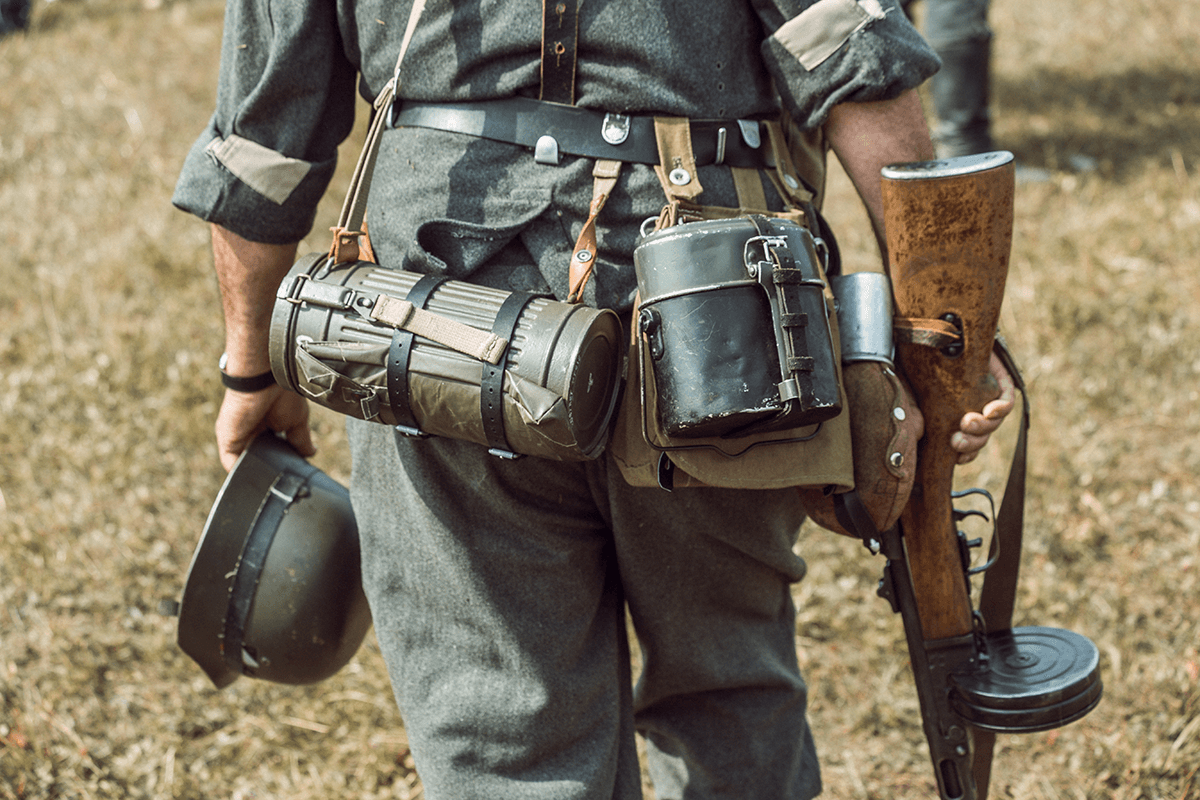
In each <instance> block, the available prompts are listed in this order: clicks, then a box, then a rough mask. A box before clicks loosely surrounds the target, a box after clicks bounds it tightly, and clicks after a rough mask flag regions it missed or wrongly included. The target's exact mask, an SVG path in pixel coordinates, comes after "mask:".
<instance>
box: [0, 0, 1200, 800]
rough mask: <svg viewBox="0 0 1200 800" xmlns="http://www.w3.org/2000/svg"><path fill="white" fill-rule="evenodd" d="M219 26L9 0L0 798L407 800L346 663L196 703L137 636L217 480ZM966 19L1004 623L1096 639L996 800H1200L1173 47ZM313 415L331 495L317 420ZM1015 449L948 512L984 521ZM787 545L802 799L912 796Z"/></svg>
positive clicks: (3, 196) (829, 567)
mask: <svg viewBox="0 0 1200 800" xmlns="http://www.w3.org/2000/svg"><path fill="white" fill-rule="evenodd" d="M916 11H917V14H918V15H919V14H920V13H921V11H920V7H919V5H918V7H917V10H916ZM222 12H223V7H222V3H221V2H220V1H219V0H145V1H144V2H143V1H141V0H55V1H54V2H51V3H46V2H45V1H44V0H36V2H35V4H34V5H33V8H32V13H31V15H30V18H29V25H28V28H27V30H25V31H23V32H22V31H18V32H14V33H11V34H9V35H7V36H5V37H4V38H0V247H2V248H3V249H2V251H0V800H10V799H12V798H49V797H54V798H213V797H220V798H275V797H288V798H309V797H312V798H317V797H321V798H328V797H360V798H373V797H379V798H383V797H387V798H402V799H403V798H416V797H420V796H421V788H420V782H419V780H418V778H417V776H416V775H415V773H414V772H413V769H412V759H411V757H410V755H409V752H408V749H407V745H406V740H405V735H404V729H403V724H402V721H401V718H400V715H399V713H398V712H397V711H396V708H395V704H394V701H393V700H392V696H391V692H390V689H389V687H388V684H387V676H386V673H385V671H384V668H383V665H382V662H381V660H380V657H379V653H378V648H377V647H376V646H375V644H374V641H373V639H372V638H371V636H368V639H367V642H366V643H365V644H364V646H363V648H362V649H361V651H360V652H359V654H358V656H356V658H355V659H354V660H353V661H352V662H351V663H350V665H349V666H347V667H346V668H345V669H344V670H342V672H340V673H339V674H338V675H336V676H335V677H334V678H332V679H330V680H328V681H326V682H324V683H322V684H320V685H317V686H313V687H305V688H297V687H281V686H274V685H270V684H266V683H262V682H256V681H252V680H248V679H242V680H239V681H238V682H236V683H235V684H234V685H233V686H232V687H230V688H228V689H225V690H222V691H216V690H214V689H213V688H212V686H211V684H210V683H209V682H208V679H207V678H206V677H205V676H204V675H203V673H201V672H200V670H199V668H198V667H196V666H195V664H193V663H192V662H191V661H190V660H189V659H188V658H187V657H186V656H184V655H183V654H182V653H181V652H180V651H179V650H178V648H177V647H176V646H175V643H174V642H175V626H174V620H173V619H172V618H169V617H164V616H161V615H160V614H159V613H158V608H159V604H160V601H161V600H163V599H173V598H177V597H178V595H179V592H180V590H181V588H182V582H183V578H184V575H185V573H186V570H187V567H188V562H189V560H190V557H191V553H192V550H193V548H194V546H195V544H196V541H197V539H198V537H199V534H200V531H201V529H202V527H203V524H204V520H205V517H206V515H207V512H208V509H209V507H210V506H211V504H212V501H213V499H214V497H215V496H216V492H217V490H218V488H219V487H220V485H221V481H222V479H223V475H224V474H223V472H222V470H221V468H220V466H219V464H218V461H217V456H216V448H215V445H214V443H213V439H212V423H213V419H214V416H215V413H216V408H217V403H218V402H219V398H220V385H219V382H218V379H217V371H216V369H215V365H216V361H217V357H218V355H219V354H220V352H221V349H222V338H223V332H222V325H221V317H220V308H219V300H218V294H217V289H216V282H215V279H214V278H213V276H212V273H211V269H210V265H211V257H210V254H209V250H208V232H207V228H206V226H205V225H204V224H203V223H201V222H199V221H197V220H196V219H194V218H191V217H188V216H186V215H184V214H182V213H180V212H178V211H175V210H174V209H173V208H172V207H171V205H170V202H169V200H170V195H171V190H172V186H173V184H174V180H175V177H176V174H177V172H178V169H179V166H180V164H181V162H182V159H183V156H184V154H185V153H186V151H187V149H188V147H189V146H190V145H191V143H192V141H193V139H194V138H195V137H196V135H198V133H199V131H200V130H201V128H202V126H203V124H204V121H205V120H206V118H207V116H208V114H209V113H210V111H211V105H212V101H213V96H214V92H215V83H216V66H217V57H218V51H219V43H220V35H221V17H222ZM991 24H992V27H993V28H994V30H995V33H996V38H995V43H994V49H993V87H992V88H993V98H992V100H993V102H992V114H993V120H994V123H993V128H992V133H993V135H994V137H995V139H996V144H997V147H999V148H1001V149H1007V150H1010V151H1012V152H1013V153H1014V154H1015V155H1016V157H1017V160H1018V164H1019V166H1020V172H1019V180H1018V186H1017V198H1016V229H1015V237H1014V246H1013V258H1012V265H1011V272H1010V276H1009V284H1008V294H1007V298H1006V302H1005V308H1004V312H1003V316H1002V326H1003V328H1004V331H1005V333H1006V335H1007V337H1008V340H1009V342H1010V344H1011V345H1012V347H1013V349H1014V350H1015V352H1016V355H1017V357H1018V359H1019V361H1020V362H1021V363H1022V365H1023V367H1024V370H1025V375H1026V379H1027V381H1028V383H1029V386H1030V399H1031V401H1032V404H1033V418H1032V419H1033V426H1032V441H1031V452H1030V470H1031V478H1030V487H1029V492H1028V499H1027V510H1026V549H1025V557H1024V561H1023V579H1022V585H1021V594H1020V596H1019V598H1018V610H1017V622H1018V624H1036V625H1049V626H1054V627H1062V628H1069V629H1072V630H1076V631H1079V632H1082V633H1085V634H1086V635H1088V636H1089V637H1091V638H1092V639H1093V640H1094V641H1095V642H1096V644H1097V645H1098V646H1099V648H1100V651H1101V655H1102V670H1103V675H1104V681H1105V686H1106V693H1105V699H1104V700H1103V702H1102V703H1101V705H1100V707H1099V708H1098V709H1097V710H1096V711H1094V712H1093V713H1092V714H1091V715H1089V716H1088V717H1086V718H1085V719H1083V720H1082V721H1080V722H1077V723H1074V724H1072V725H1070V726H1067V727H1064V728H1060V729H1057V730H1054V731H1050V732H1046V733H1039V734H1028V735H1023V736H1002V737H1001V738H1000V739H999V744H998V747H997V758H996V763H995V768H994V777H993V795H992V796H993V797H1000V798H1022V799H1023V800H1024V799H1025V798H1064V799H1065V798H1079V799H1080V800H1083V799H1084V798H1086V799H1088V800H1099V799H1100V798H1121V799H1122V800H1137V798H1146V800H1157V799H1159V798H1161V799H1162V800H1181V799H1182V798H1191V797H1200V780H1198V779H1197V771H1198V770H1200V733H1198V730H1200V687H1198V683H1197V682H1198V679H1200V636H1198V632H1200V594H1198V592H1197V573H1198V571H1200V563H1198V560H1200V486H1197V482H1196V480H1195V475H1196V474H1197V473H1198V472H1200V335H1198V332H1200V275H1198V274H1197V256H1198V254H1200V22H1198V21H1197V18H1196V16H1195V13H1194V9H1191V8H1189V4H1187V3H1179V2H1173V1H1172V0H1124V1H1123V2H1117V0H1098V1H1097V2H1092V3H1088V4H1084V5H1081V4H1078V3H1069V2H1067V0H1042V1H1041V2H1038V3H1025V2H1020V3H1018V2H1016V0H996V2H994V3H993V6H992V11H991ZM361 132H362V127H361V124H360V127H359V131H358V133H357V134H356V136H355V138H354V140H352V141H351V142H348V143H347V145H346V150H345V151H344V158H343V164H342V169H341V170H340V172H339V177H338V179H337V182H336V183H335V185H334V187H333V188H332V189H331V191H330V196H329V198H328V202H327V204H326V206H324V207H323V209H322V212H321V216H320V218H319V220H318V223H317V225H316V226H315V228H314V231H315V233H314V234H313V235H312V237H311V239H310V241H309V242H307V243H306V244H305V245H304V246H303V247H307V248H309V249H324V248H325V246H326V241H325V239H326V234H325V233H324V231H325V230H326V228H327V227H328V225H330V224H332V223H333V221H334V220H335V218H336V215H337V207H338V205H339V203H340V197H341V194H340V193H341V191H343V190H344V187H345V182H346V179H347V177H348V172H349V169H350V168H351V167H352V164H353V160H354V155H355V153H356V150H357V143H358V141H359V140H360V137H361ZM826 210H827V212H828V215H829V216H830V218H831V219H832V221H833V224H834V226H835V229H836V230H837V231H838V235H839V238H840V240H841V244H842V248H843V250H844V252H845V254H846V258H847V261H848V263H849V265H850V266H851V267H853V266H854V265H855V264H858V265H867V264H870V263H871V262H872V260H874V259H875V258H877V256H876V254H875V251H874V245H873V243H872V240H871V239H870V236H869V232H868V229H867V228H866V225H865V222H864V219H863V217H862V215H861V213H860V212H859V211H858V206H857V200H856V198H855V197H854V193H853V190H852V189H851V188H850V187H849V184H848V182H847V181H846V180H845V178H844V176H842V175H841V174H840V172H839V171H838V170H837V168H836V165H835V166H834V169H833V174H832V176H831V180H830V191H829V199H828V201H827V203H826ZM302 252H303V250H302ZM315 414H316V423H315V426H316V432H317V438H318V441H319V446H320V447H321V452H320V453H319V455H318V456H317V457H316V458H315V459H314V461H315V463H317V464H318V465H319V466H321V467H322V468H323V469H325V470H326V471H327V472H329V473H330V474H331V475H332V476H334V477H335V478H337V479H339V480H342V481H343V482H345V481H346V479H347V477H348V474H349V463H348V455H347V452H346V448H345V442H344V435H343V431H342V422H341V420H340V419H339V418H336V417H335V416H334V415H332V414H329V413H327V412H323V411H321V410H320V409H315ZM1015 427H1016V426H1015V425H1011V424H1010V425H1008V426H1006V428H1005V431H1004V435H1002V436H1000V437H998V438H999V441H998V443H997V445H996V446H994V447H991V448H989V451H988V452H987V454H986V455H985V457H984V458H981V459H980V460H979V462H978V463H976V464H973V465H971V467H970V468H967V469H961V470H959V479H960V482H961V483H962V484H963V486H982V487H984V488H988V489H990V490H991V491H993V492H994V493H995V494H996V495H997V497H998V496H999V494H1000V493H1001V491H1002V487H1003V481H1004V477H1005V471H1006V469H1007V466H1008V458H1009V453H1010V448H1011V444H1012V434H1013V433H1014V432H1015ZM798 547H799V550H800V551H801V553H802V554H803V555H804V556H805V557H806V558H808V560H809V565H810V572H809V577H808V578H807V579H806V580H805V581H804V582H803V583H802V584H801V585H799V586H798V587H797V589H796V597H797V601H798V603H799V604H800V607H801V613H800V617H799V620H798V625H797V631H796V637H797V638H796V642H797V649H798V653H799V655H800V659H801V663H802V665H803V667H804V669H805V674H806V676H807V678H808V680H809V682H810V686H811V689H812V698H811V699H812V705H811V709H810V713H811V718H812V722H813V725H814V728H815V730H816V736H817V747H818V750H819V752H820V754H821V757H822V762H823V765H824V772H823V774H824V779H825V782H826V796H828V797H832V798H839V799H840V798H854V799H860V798H889V799H892V798H895V799H896V800H901V799H906V798H929V797H933V796H935V794H936V790H935V788H934V783H933V778H932V771H931V767H930V764H929V758H928V751H927V749H926V745H925V740H924V736H923V733H922V731H921V725H920V718H919V712H918V708H917V704H916V698H915V693H914V690H913V688H912V677H911V674H910V672H909V667H908V663H907V651H906V649H905V646H904V638H903V631H902V629H901V626H900V620H899V618H897V617H894V616H893V615H892V614H891V613H890V612H889V610H888V608H887V604H886V603H885V602H884V601H882V600H880V599H878V598H877V597H875V594H874V591H875V583H876V580H877V579H878V576H879V572H880V569H881V568H882V561H880V560H879V559H877V558H873V557H871V556H870V555H869V554H868V553H867V552H866V551H865V550H864V549H863V548H862V547H861V546H860V545H858V544H856V543H855V542H853V541H851V540H849V539H845V538H839V537H837V536H835V535H833V534H831V533H827V532H825V531H822V530H820V529H816V528H811V527H806V529H805V530H804V532H803V533H802V536H801V539H800V543H799V545H798ZM648 797H652V794H650V793H649V792H648Z"/></svg>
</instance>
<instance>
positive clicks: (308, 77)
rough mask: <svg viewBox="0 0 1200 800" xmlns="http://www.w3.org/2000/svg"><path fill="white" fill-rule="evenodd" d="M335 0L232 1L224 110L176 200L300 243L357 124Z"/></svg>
mask: <svg viewBox="0 0 1200 800" xmlns="http://www.w3.org/2000/svg"><path fill="white" fill-rule="evenodd" d="M355 74H356V69H355V67H354V66H353V65H352V64H350V62H349V61H348V59H347V58H346V56H345V54H344V50H343V47H342V45H341V38H340V36H339V31H338V21H337V16H336V8H335V3H333V2H327V1H326V0H229V3H228V5H227V8H226V12H225V32H224V40H223V44H222V49H221V73H220V79H219V82H218V87H217V103H216V110H215V111H214V113H213V115H212V118H211V119H210V120H209V123H208V125H207V126H206V127H205V129H204V131H203V132H202V133H201V134H200V137H199V138H198V139H197V140H196V142H195V144H194V145H193V146H192V148H191V150H190V151H189V153H188V155H187V158H186V160H185V161H184V165H183V169H182V171H181V173H180V176H179V179H178V181H177V183H176V185H175V194H174V197H173V198H172V202H173V203H174V204H175V205H176V206H177V207H179V208H181V209H183V210H184V211H187V212H189V213H192V214H195V215H196V216H198V217H200V218H201V219H204V220H207V221H209V222H215V223H217V224H219V225H221V226H223V227H226V228H228V229H229V230H231V231H233V232H234V233H236V234H238V235H239V236H242V237H244V238H246V239H250V240H252V241H257V242H268V243H290V242H295V241H299V240H300V239H301V238H303V237H304V236H305V235H306V234H307V233H308V232H309V230H310V229H311V227H312V223H313V218H314V216H315V213H316V207H317V203H318V201H319V200H320V199H321V196H322V195H323V194H324V192H325V189H326V188H327V187H328V185H329V180H330V178H331V177H332V175H333V171H334V167H335V166H336V164H337V147H338V144H340V143H341V141H342V140H343V139H345V138H346V136H348V135H349V133H350V130H351V129H352V127H353V124H354V103H355V97H354V81H355Z"/></svg>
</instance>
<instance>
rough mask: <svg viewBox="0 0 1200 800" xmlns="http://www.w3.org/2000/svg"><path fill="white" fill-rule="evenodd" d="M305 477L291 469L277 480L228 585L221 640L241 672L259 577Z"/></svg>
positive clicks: (234, 667) (228, 660)
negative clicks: (227, 603)
mask: <svg viewBox="0 0 1200 800" xmlns="http://www.w3.org/2000/svg"><path fill="white" fill-rule="evenodd" d="M306 480H307V479H306V478H304V477H301V476H299V475H295V474H293V473H291V472H284V473H282V474H281V475H280V476H279V477H277V478H276V479H275V482H274V483H273V484H271V490H270V491H269V492H267V496H266V498H265V499H264V500H263V504H262V506H260V507H259V510H258V513H257V514H256V515H255V517H254V521H253V522H252V523H251V525H250V533H249V534H247V536H246V543H245V545H244V546H243V547H242V554H241V557H240V558H239V559H238V566H237V574H236V575H235V576H234V578H233V585H232V586H230V587H229V606H228V608H227V610H226V612H225V631H224V636H223V638H222V639H221V652H222V654H223V655H224V656H225V663H226V664H228V665H229V667H230V669H232V670H235V671H236V672H237V673H238V674H239V675H240V674H242V673H243V672H244V670H245V664H244V662H243V661H242V640H243V638H244V637H245V635H246V625H247V623H248V622H249V620H250V610H251V608H253V606H254V595H255V593H256V592H257V591H258V580H259V578H260V577H261V576H262V569H263V565H264V564H265V563H266V560H267V553H268V552H269V551H270V549H271V543H272V542H273V541H274V540H275V532H276V531H277V530H279V524H280V523H281V522H282V521H283V515H284V513H285V512H286V511H287V509H288V506H290V505H291V504H292V503H293V502H294V501H295V499H296V497H297V495H298V494H299V493H300V490H301V489H302V488H303V487H304V484H305V482H306Z"/></svg>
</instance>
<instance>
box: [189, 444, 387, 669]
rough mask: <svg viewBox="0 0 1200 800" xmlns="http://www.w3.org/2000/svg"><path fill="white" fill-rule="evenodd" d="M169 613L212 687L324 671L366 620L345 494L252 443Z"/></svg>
mask: <svg viewBox="0 0 1200 800" xmlns="http://www.w3.org/2000/svg"><path fill="white" fill-rule="evenodd" d="M178 609H179V646H180V647H181V648H182V649H183V651H184V652H185V653H187V654H188V655H189V656H191V657H192V658H193V659H194V660H195V661H196V663H197V664H199V665H200V667H201V668H202V669H203V670H204V671H205V672H206V673H207V674H208V677H209V678H211V679H212V681H213V683H214V684H216V686H217V688H218V689H220V688H223V687H225V686H228V685H229V684H231V683H233V682H234V681H235V680H237V677H238V676H239V675H249V676H251V677H255V678H260V679H262V680H267V681H273V682H275V683H287V684H306V683H316V682H317V681H321V680H324V679H325V678H328V677H329V676H331V675H333V674H334V673H335V672H337V671H338V670H339V669H341V668H342V667H343V666H345V665H346V663H347V662H348V661H349V660H350V659H351V657H353V656H354V653H355V652H356V651H357V650H358V647H359V645H361V644H362V640H363V637H364V636H366V633H367V629H368V628H369V627H370V625H371V616H370V611H369V610H368V608H367V601H366V597H365V596H364V595H363V591H362V581H361V567H360V564H359V546H358V528H357V526H356V525H355V522H354V513H353V512H352V510H351V508H350V495H349V492H347V491H346V488H345V487H344V486H342V485H341V484H339V483H338V482H337V481H335V480H333V479H332V478H330V477H329V476H328V475H326V474H325V473H324V472H322V471H321V470H319V469H317V468H316V467H314V466H312V465H311V464H309V463H308V462H307V461H305V460H304V459H303V458H301V457H300V455H299V454H298V453H297V452H296V451H295V450H294V449H293V448H292V447H291V446H290V445H289V444H287V442H285V441H284V440H283V439H280V438H279V437H278V436H276V435H275V434H273V433H271V432H267V433H264V434H262V435H260V436H258V437H257V438H256V439H255V440H254V442H253V443H252V444H251V445H250V447H248V448H247V449H246V451H245V452H243V453H242V455H241V457H240V458H239V459H238V461H237V463H236V464H235V465H234V467H233V469H232V470H230V472H229V476H228V477H227V478H226V479H225V483H224V485H223V486H222V487H221V491H220V493H219V494H218V495H217V500H216V502H215V503H214V504H213V507H212V510H211V511H210V512H209V515H208V521H207V522H206V523H205V525H204V532H203V533H202V534H201V537H200V543H199V544H198V545H197V546H196V552H195V553H194V554H193V556H192V563H191V566H190V567H189V569H188V575H187V581H186V583H185V585H184V590H183V597H182V598H181V600H180V602H179V606H178Z"/></svg>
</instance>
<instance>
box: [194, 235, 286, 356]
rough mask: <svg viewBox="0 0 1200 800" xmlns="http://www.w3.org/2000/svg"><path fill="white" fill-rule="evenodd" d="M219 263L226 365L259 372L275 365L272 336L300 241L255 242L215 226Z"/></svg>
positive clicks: (216, 260) (215, 260)
mask: <svg viewBox="0 0 1200 800" xmlns="http://www.w3.org/2000/svg"><path fill="white" fill-rule="evenodd" d="M212 240H213V263H214V265H215V267H216V270H217V281H218V283H219V284H220V287H221V303H222V307H223V309H224V312H225V352H226V354H227V355H228V357H229V358H228V361H227V362H226V366H225V370H226V372H228V373H229V374H231V375H241V376H245V375H258V374H260V373H262V372H266V371H268V370H269V369H270V368H271V363H270V356H269V353H268V349H267V339H268V334H269V330H270V324H271V309H272V307H273V305H274V300H275V291H276V289H277V288H278V286H279V283H280V281H282V280H283V277H284V276H285V275H286V274H287V272H288V270H289V269H291V267H292V264H293V263H294V262H295V256H296V245H294V244H288V245H276V244H262V243H260V242H251V241H249V240H247V239H243V238H242V237H240V236H238V235H237V234H235V233H233V232H232V231H229V230H226V229H225V228H222V227H221V226H219V225H213V226H212Z"/></svg>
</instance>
